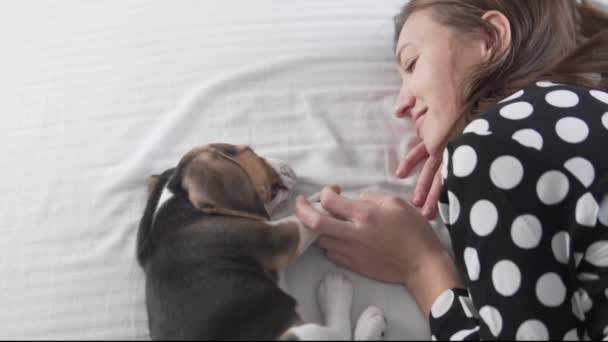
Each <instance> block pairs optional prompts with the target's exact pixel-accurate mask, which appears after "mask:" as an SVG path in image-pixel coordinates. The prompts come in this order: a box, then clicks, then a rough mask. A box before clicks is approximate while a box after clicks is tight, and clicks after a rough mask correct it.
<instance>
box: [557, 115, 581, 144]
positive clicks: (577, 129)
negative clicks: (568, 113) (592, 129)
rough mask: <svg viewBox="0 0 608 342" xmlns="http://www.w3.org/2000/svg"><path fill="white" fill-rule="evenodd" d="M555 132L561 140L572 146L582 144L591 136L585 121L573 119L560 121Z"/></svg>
mask: <svg viewBox="0 0 608 342" xmlns="http://www.w3.org/2000/svg"><path fill="white" fill-rule="evenodd" d="M555 131H556V132H557V135H558V136H559V137H560V139H562V140H563V141H565V142H567V143H570V144H578V143H581V142H583V141H585V139H587V137H588V136H589V127H588V126H587V124H586V123H585V121H583V120H581V119H579V118H573V117H568V118H563V119H561V120H559V121H558V122H557V124H556V125H555Z"/></svg>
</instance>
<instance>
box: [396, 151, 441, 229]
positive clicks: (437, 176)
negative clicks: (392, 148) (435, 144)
mask: <svg viewBox="0 0 608 342" xmlns="http://www.w3.org/2000/svg"><path fill="white" fill-rule="evenodd" d="M426 157H428V158H427V159H426V161H425V162H424V166H423V167H422V171H421V172H420V175H419V176H418V180H417V181H416V188H415V189H414V194H413V195H412V199H411V201H412V203H413V204H414V205H415V206H417V207H422V215H423V216H424V217H426V218H427V219H429V220H431V219H433V218H435V216H436V215H437V202H438V201H439V194H440V193H441V170H440V168H441V162H442V158H441V156H429V154H428V152H427V151H426V147H425V146H424V142H422V141H420V142H418V144H417V145H416V146H415V147H414V148H412V149H411V150H410V151H409V152H408V153H407V155H406V156H405V159H403V161H402V162H401V163H400V164H399V166H398V167H397V170H396V171H395V175H396V176H397V177H399V178H405V177H407V176H408V175H409V173H410V172H411V171H412V169H414V167H415V166H416V165H417V164H418V163H420V162H421V161H422V160H423V159H424V158H426Z"/></svg>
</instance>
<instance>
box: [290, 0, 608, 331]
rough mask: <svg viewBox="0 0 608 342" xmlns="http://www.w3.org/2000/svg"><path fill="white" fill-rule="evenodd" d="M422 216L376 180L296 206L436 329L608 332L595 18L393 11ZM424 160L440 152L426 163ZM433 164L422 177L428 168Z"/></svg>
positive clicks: (586, 8) (530, 9) (557, 4)
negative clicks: (440, 233) (436, 219)
mask: <svg viewBox="0 0 608 342" xmlns="http://www.w3.org/2000/svg"><path fill="white" fill-rule="evenodd" d="M396 23H397V31H396V35H397V39H396V41H397V42H396V57H397V61H398V64H399V72H400V74H401V77H402V80H403V83H402V87H401V91H400V94H399V97H398V100H397V105H396V113H395V114H396V116H397V117H409V118H410V119H411V120H412V122H413V124H414V125H415V127H416V130H417V133H418V136H419V137H420V139H421V145H419V146H418V147H416V148H415V149H414V150H413V151H412V152H411V153H410V154H409V155H408V156H407V157H406V161H405V162H404V163H403V164H402V165H400V167H399V169H398V171H397V174H398V175H399V176H404V174H405V173H407V171H409V169H411V166H412V164H415V163H416V162H417V161H418V160H419V159H421V158H422V157H423V156H424V155H425V154H427V153H428V155H429V156H430V158H429V159H428V160H429V161H427V162H426V165H425V167H424V168H423V172H422V174H423V176H422V178H420V179H419V181H418V187H417V193H418V195H421V196H419V197H420V198H417V199H416V200H415V201H414V202H415V203H417V204H418V205H419V204H421V203H424V202H427V204H425V208H424V212H425V213H426V215H427V216H431V215H432V207H433V206H432V205H429V203H430V202H433V201H434V200H435V199H436V198H437V197H439V202H438V203H439V212H440V214H441V217H442V219H443V221H444V222H445V224H446V225H447V227H448V230H449V231H450V235H451V238H452V244H453V247H454V255H455V259H452V258H451V257H450V254H449V253H448V252H447V251H446V250H445V249H444V247H443V246H442V245H441V244H440V243H439V242H438V239H437V237H436V236H435V235H434V234H433V233H432V229H431V228H430V226H429V223H428V222H427V220H426V219H425V217H424V216H422V215H421V214H420V213H418V211H417V210H415V209H413V208H412V207H411V206H409V205H408V204H406V203H405V202H404V201H403V200H401V199H399V198H395V197H392V196H388V195H385V194H381V193H369V192H366V193H362V194H361V195H360V198H359V199H357V200H351V199H348V198H346V197H343V196H341V195H340V194H339V193H340V189H339V188H338V187H337V186H331V187H327V188H325V189H324V191H323V196H322V202H321V203H322V206H323V207H324V208H325V209H326V210H327V211H328V212H329V213H331V214H332V216H328V215H324V214H322V213H320V212H318V211H316V210H315V209H313V208H312V207H311V206H310V205H309V204H308V203H307V202H306V201H305V200H304V199H303V198H302V197H299V198H298V199H297V201H296V213H297V215H298V216H299V218H300V219H301V220H302V221H303V222H304V223H305V224H307V225H308V226H309V227H310V228H311V229H313V230H316V231H318V232H320V233H321V235H322V237H321V238H320V240H319V245H320V246H321V248H323V249H324V250H325V251H326V253H327V256H328V257H329V258H330V259H331V260H332V261H334V262H335V263H337V264H339V265H341V266H343V267H346V268H349V269H352V270H353V271H356V272H359V273H361V274H364V275H367V276H370V277H372V278H375V279H378V280H382V281H387V282H393V283H399V284H403V285H404V286H405V287H406V288H407V289H408V290H409V291H410V292H411V293H412V295H413V296H414V297H415V298H416V300H417V302H418V304H419V306H420V308H421V310H422V311H423V312H424V313H425V314H426V315H427V316H429V319H430V324H431V331H432V333H433V337H434V338H437V339H440V340H445V339H463V338H466V339H485V340H489V339H549V338H550V339H583V338H586V337H590V338H593V339H602V338H606V337H608V328H607V327H608V290H607V289H608V157H607V156H608V154H607V153H606V152H605V151H603V149H604V148H605V146H608V93H607V92H606V91H607V89H608V16H607V15H606V13H604V12H601V11H599V10H595V9H593V8H592V7H591V6H590V5H589V4H588V3H586V2H583V3H579V2H577V1H575V0H536V1H527V0H412V1H410V2H409V3H408V4H407V5H406V6H405V7H404V9H403V10H402V12H401V13H400V15H399V16H397V18H396ZM437 160H439V161H442V163H438V162H437ZM439 165H441V172H440V174H439V176H437V177H436V178H435V181H434V182H433V181H432V180H433V177H434V175H435V170H437V169H438V168H439V167H438V166H439Z"/></svg>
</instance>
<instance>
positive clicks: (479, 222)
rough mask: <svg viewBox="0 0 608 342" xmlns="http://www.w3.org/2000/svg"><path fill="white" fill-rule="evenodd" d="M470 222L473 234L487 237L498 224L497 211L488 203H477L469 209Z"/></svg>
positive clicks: (483, 201)
mask: <svg viewBox="0 0 608 342" xmlns="http://www.w3.org/2000/svg"><path fill="white" fill-rule="evenodd" d="M470 222H471V228H472V229H473V231H474V232H475V234H477V235H479V236H481V237H484V236H488V235H490V234H491V233H492V232H493V231H494V229H495V228H496V224H497V223H498V210H496V207H495V206H494V204H492V202H490V201H487V200H481V201H478V202H477V203H475V204H474V205H473V208H471V216H470Z"/></svg>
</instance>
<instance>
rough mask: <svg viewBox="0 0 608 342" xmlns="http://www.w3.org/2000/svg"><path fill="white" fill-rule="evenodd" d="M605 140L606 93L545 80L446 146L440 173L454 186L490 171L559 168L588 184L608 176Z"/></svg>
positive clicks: (607, 125) (607, 123)
mask: <svg viewBox="0 0 608 342" xmlns="http://www.w3.org/2000/svg"><path fill="white" fill-rule="evenodd" d="M607 142H608V93H606V92H603V91H600V90H593V89H585V88H581V87H576V86H571V85H558V84H553V83H549V82H545V83H540V85H539V84H534V85H532V86H530V87H527V88H525V89H522V90H520V91H518V92H516V93H515V94H513V95H512V96H510V97H508V98H507V99H505V100H503V101H501V102H500V103H499V104H498V105H497V106H496V108H495V109H493V110H491V111H488V112H486V113H483V114H482V115H480V116H479V117H477V118H476V119H475V120H473V121H472V122H471V123H470V124H469V125H468V126H467V127H466V128H465V130H464V131H463V133H461V134H460V135H459V136H458V137H456V138H455V139H453V140H452V141H451V142H450V143H449V144H448V147H447V149H446V151H445V154H444V159H443V161H444V164H443V167H444V169H443V170H442V171H443V172H444V178H445V179H446V181H447V182H448V183H451V184H452V185H453V184H454V182H456V183H458V181H459V180H465V181H468V180H471V179H475V180H479V181H481V180H483V179H484V177H487V175H488V172H489V173H490V175H496V174H502V173H504V172H506V171H505V170H511V171H508V172H507V173H508V175H507V176H505V177H506V178H508V179H510V178H509V177H511V176H512V175H516V174H520V173H526V174H527V175H528V176H532V178H534V177H536V178H541V177H542V176H543V175H544V174H545V173H546V172H549V171H555V170H559V172H562V173H563V174H570V175H571V176H573V177H575V178H576V179H578V180H580V183H581V184H582V185H585V186H591V185H592V184H594V183H596V182H597V181H599V180H600V179H603V178H604V177H608V158H605V154H606V152H605V146H606V143H607ZM448 170H449V172H448ZM503 171H504V172H503ZM524 171H525V172H524ZM447 178H450V179H452V181H450V180H449V179H447Z"/></svg>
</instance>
